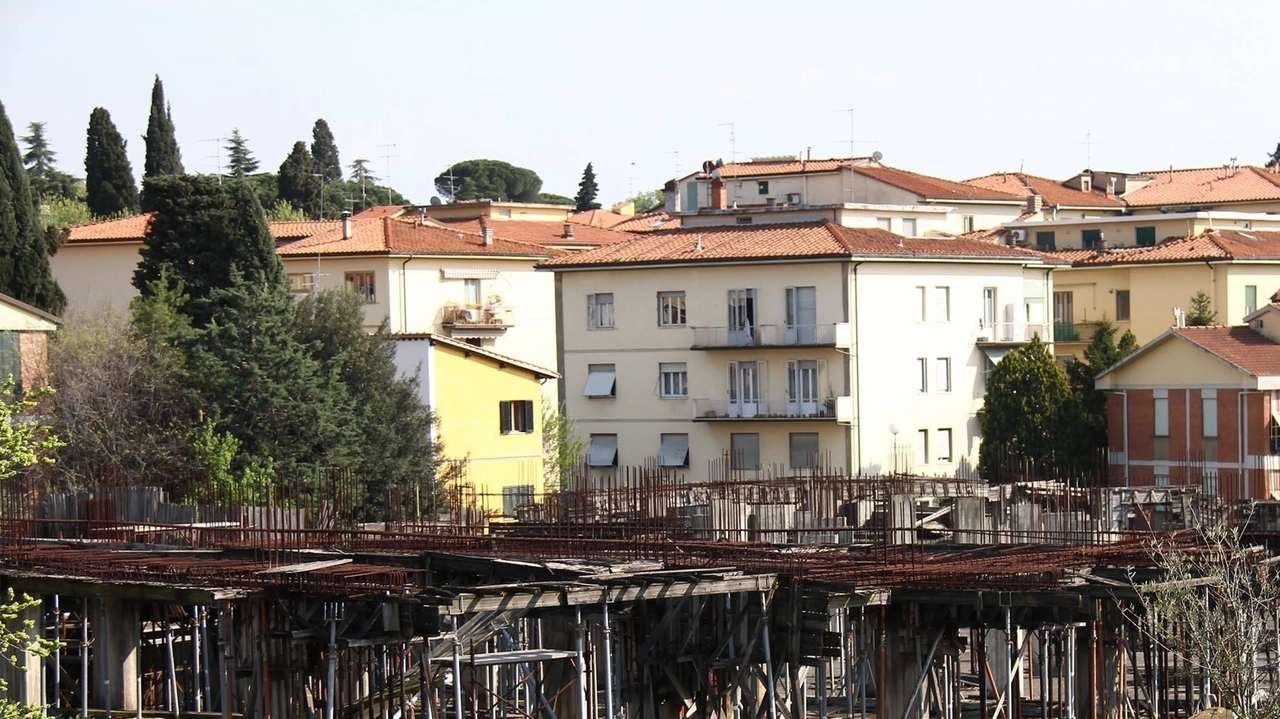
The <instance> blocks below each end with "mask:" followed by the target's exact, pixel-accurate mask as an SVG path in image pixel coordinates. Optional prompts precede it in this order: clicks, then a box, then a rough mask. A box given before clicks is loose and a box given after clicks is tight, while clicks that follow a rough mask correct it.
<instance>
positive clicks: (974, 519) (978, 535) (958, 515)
mask: <svg viewBox="0 0 1280 719" xmlns="http://www.w3.org/2000/svg"><path fill="white" fill-rule="evenodd" d="M951 513H952V516H953V518H954V519H955V528H956V543H957V544H988V543H989V542H990V539H989V536H990V535H989V534H988V530H989V529H990V527H989V525H988V524H987V498H986V497H957V498H956V504H955V507H954V508H952V510H951Z"/></svg>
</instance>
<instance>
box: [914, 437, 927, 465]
mask: <svg viewBox="0 0 1280 719" xmlns="http://www.w3.org/2000/svg"><path fill="white" fill-rule="evenodd" d="M916 464H917V465H922V464H929V430H927V429H920V430H916Z"/></svg>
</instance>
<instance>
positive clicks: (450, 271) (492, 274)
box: [440, 267, 498, 280]
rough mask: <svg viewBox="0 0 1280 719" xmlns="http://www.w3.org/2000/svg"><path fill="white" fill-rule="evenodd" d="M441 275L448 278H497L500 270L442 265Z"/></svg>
mask: <svg viewBox="0 0 1280 719" xmlns="http://www.w3.org/2000/svg"><path fill="white" fill-rule="evenodd" d="M440 276H441V277H442V278H443V279H446V280H492V279H495V278H497V276H498V270H486V269H481V268H478V267H442V268H440Z"/></svg>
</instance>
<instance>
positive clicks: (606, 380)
mask: <svg viewBox="0 0 1280 719" xmlns="http://www.w3.org/2000/svg"><path fill="white" fill-rule="evenodd" d="M616 385H617V373H616V372H615V370H614V367H613V365H611V364H589V365H587V386H586V387H584V388H583V389H582V394H583V395H584V396H587V397H590V398H592V399H599V398H602V397H616V396H617V395H616V394H615V393H614V388H615V386H616Z"/></svg>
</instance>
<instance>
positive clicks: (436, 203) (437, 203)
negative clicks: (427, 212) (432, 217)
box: [431, 195, 443, 207]
mask: <svg viewBox="0 0 1280 719" xmlns="http://www.w3.org/2000/svg"><path fill="white" fill-rule="evenodd" d="M441 204H443V203H442V202H440V198H439V197H436V196H435V195H432V196H431V206H432V207H439V206H440V205H441Z"/></svg>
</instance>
